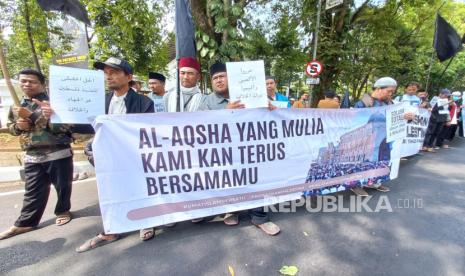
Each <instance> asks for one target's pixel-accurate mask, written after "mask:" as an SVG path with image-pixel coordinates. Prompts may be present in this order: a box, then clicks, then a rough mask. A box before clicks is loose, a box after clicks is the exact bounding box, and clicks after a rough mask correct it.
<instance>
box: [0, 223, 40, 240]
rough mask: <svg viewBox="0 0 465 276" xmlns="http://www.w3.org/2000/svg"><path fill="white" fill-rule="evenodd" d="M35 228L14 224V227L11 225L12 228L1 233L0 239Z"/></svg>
mask: <svg viewBox="0 0 465 276" xmlns="http://www.w3.org/2000/svg"><path fill="white" fill-rule="evenodd" d="M34 229H35V227H18V226H12V227H10V229H8V230H6V231H4V232H2V233H0V240H4V239H8V238H11V237H14V236H16V235H19V234H23V233H26V232H29V231H32V230H34Z"/></svg>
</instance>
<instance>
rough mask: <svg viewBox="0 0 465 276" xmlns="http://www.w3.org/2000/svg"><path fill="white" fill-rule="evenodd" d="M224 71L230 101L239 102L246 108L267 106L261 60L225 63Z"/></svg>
mask: <svg viewBox="0 0 465 276" xmlns="http://www.w3.org/2000/svg"><path fill="white" fill-rule="evenodd" d="M226 70H227V71H228V86H229V98H230V99H231V101H233V102H234V101H238V100H240V101H241V103H243V104H244V105H245V107H246V108H257V107H267V106H268V98H267V94H266V85H265V65H264V63H263V60H258V61H240V62H227V63H226Z"/></svg>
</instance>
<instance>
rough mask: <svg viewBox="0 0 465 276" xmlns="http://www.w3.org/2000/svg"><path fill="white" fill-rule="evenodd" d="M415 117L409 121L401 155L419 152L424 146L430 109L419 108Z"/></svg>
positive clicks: (405, 155)
mask: <svg viewBox="0 0 465 276" xmlns="http://www.w3.org/2000/svg"><path fill="white" fill-rule="evenodd" d="M415 113H416V115H415V119H413V120H412V121H410V122H408V123H407V128H406V137H405V138H404V139H402V146H401V150H400V151H401V153H400V154H401V157H407V156H411V155H414V154H417V153H418V152H419V151H420V149H421V148H422V146H423V141H424V140H425V135H426V130H427V129H428V122H429V117H430V113H429V111H428V109H425V108H418V109H417V111H416V112H415Z"/></svg>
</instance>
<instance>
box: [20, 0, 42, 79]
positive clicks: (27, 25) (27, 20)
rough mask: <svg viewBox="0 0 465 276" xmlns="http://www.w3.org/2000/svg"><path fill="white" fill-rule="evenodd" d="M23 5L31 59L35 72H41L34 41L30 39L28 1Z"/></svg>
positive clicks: (25, 0)
mask: <svg viewBox="0 0 465 276" xmlns="http://www.w3.org/2000/svg"><path fill="white" fill-rule="evenodd" d="M23 3H24V19H25V20H26V31H27V38H28V40H29V45H30V46H31V51H32V59H33V60H34V64H35V66H36V69H37V71H39V72H42V70H41V69H40V64H39V59H38V58H37V52H36V48H35V46H34V39H33V37H32V29H31V19H30V15H29V6H28V0H24V1H23Z"/></svg>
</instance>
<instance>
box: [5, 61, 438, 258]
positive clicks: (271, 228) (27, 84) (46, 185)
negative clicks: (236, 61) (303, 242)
mask: <svg viewBox="0 0 465 276" xmlns="http://www.w3.org/2000/svg"><path fill="white" fill-rule="evenodd" d="M94 68H95V69H98V70H103V72H104V74H105V81H106V85H107V87H108V89H109V93H107V94H106V96H105V112H106V114H130V113H154V112H180V111H181V112H194V111H208V110H219V109H244V108H245V105H244V104H243V103H241V102H240V101H231V100H230V95H229V87H228V77H227V71H226V65H225V64H223V63H215V64H213V65H212V66H211V67H210V76H211V87H212V93H211V94H209V95H205V94H204V93H202V91H201V89H200V88H199V85H198V84H199V80H200V76H201V70H200V64H199V62H198V61H197V60H196V59H195V58H192V57H184V58H181V59H180V60H179V82H180V87H179V88H180V92H181V93H180V95H178V93H177V88H176V87H174V88H173V89H171V90H170V91H165V82H166V77H165V76H164V75H163V74H160V73H157V72H150V73H149V74H148V79H149V80H148V84H149V88H150V90H151V92H150V93H149V94H148V95H147V96H145V95H142V94H139V93H137V92H136V91H135V90H134V89H133V88H131V86H130V84H131V82H132V81H133V69H132V67H131V65H130V64H129V63H128V62H127V61H125V60H124V59H120V58H115V57H111V58H109V59H107V60H106V61H104V62H96V63H94ZM19 82H20V87H21V89H22V90H23V92H24V93H25V97H24V99H23V101H22V103H21V106H20V107H14V108H12V109H11V111H10V116H9V124H8V125H9V129H10V132H11V134H13V135H19V136H20V141H21V146H22V148H23V149H24V150H25V151H26V157H25V175H26V183H25V194H24V203H23V207H22V210H21V215H20V217H19V218H18V220H17V221H16V222H15V224H14V226H12V227H11V228H9V229H8V230H6V231H4V232H2V233H0V239H5V238H9V237H12V236H15V235H18V234H22V233H25V232H29V231H32V230H34V229H35V228H36V227H37V226H38V224H39V222H40V219H41V217H42V214H43V212H44V210H45V206H46V204H47V200H48V196H49V192H50V183H52V184H53V185H54V186H55V188H56V190H57V194H58V201H57V205H56V208H55V214H56V216H57V218H56V225H57V226H62V225H64V224H66V223H68V222H70V221H71V220H72V214H71V212H70V209H71V202H70V198H71V190H72V176H73V162H72V156H73V153H72V150H71V147H70V143H71V142H72V134H73V133H75V132H80V131H82V132H85V131H84V130H85V129H88V127H86V126H77V125H74V126H73V125H56V124H51V123H50V120H49V119H50V116H51V114H52V113H53V110H52V109H51V107H50V105H49V103H48V96H47V93H46V92H45V77H44V76H43V75H42V74H41V73H39V72H37V71H35V70H23V71H21V72H20V74H19ZM412 85H414V86H416V87H417V88H418V87H419V86H418V85H416V84H412ZM412 85H408V86H407V88H406V94H405V95H404V96H403V97H402V98H401V99H396V100H397V101H407V100H408V101H410V102H415V103H417V104H418V106H423V105H424V102H423V100H421V96H420V95H419V96H420V97H417V96H415V97H414V96H412V95H411V94H410V92H411V91H412V89H413V88H411V86H412ZM396 88H397V82H396V81H395V80H394V79H392V78H388V77H386V78H381V79H379V80H378V81H377V82H376V83H375V84H374V88H373V91H372V93H370V94H368V95H365V96H364V97H363V98H362V100H361V101H359V102H357V103H356V104H355V107H356V108H364V107H372V106H383V105H387V104H391V103H392V95H393V93H394V91H395V90H396ZM266 89H267V97H268V99H269V109H270V111H271V110H274V109H276V107H275V106H274V105H273V104H272V103H273V102H274V101H278V102H279V101H281V102H287V106H288V107H290V106H291V104H290V102H289V100H288V98H287V97H286V96H284V95H282V94H280V93H278V92H277V90H276V81H275V79H274V78H273V77H271V76H267V77H266ZM443 92H444V91H441V94H440V96H441V95H443V94H444V93H443ZM415 93H416V91H415ZM304 96H305V95H304ZM307 96H308V95H307ZM334 98H335V95H334V93H327V95H326V99H325V100H324V101H323V102H322V106H321V107H322V108H337V107H338V103H337V101H336V100H335V99H334ZM417 98H418V99H417ZM300 100H301V101H302V102H300V103H298V104H294V105H296V106H294V107H296V108H302V107H307V106H306V105H305V101H306V98H302V99H300ZM426 108H428V106H426ZM432 111H433V113H434V112H435V109H434V107H433V108H432ZM413 116H414V115H413V114H411V113H406V114H405V115H404V118H405V119H406V120H412V119H413ZM435 121H438V119H435ZM438 129H439V127H437V126H435V127H434V131H432V132H434V133H437V132H438V131H439V130H438ZM441 129H442V128H441ZM90 131H92V130H90ZM429 139H431V138H429ZM428 141H430V140H428ZM425 143H426V140H425ZM428 143H429V142H428ZM87 152H89V153H90V154H91V152H92V149H91V147H89V150H88V151H87ZM371 188H375V189H377V190H379V191H383V192H386V191H389V189H388V188H387V187H385V186H383V185H381V184H379V185H376V186H371ZM354 192H356V193H357V194H359V195H366V192H365V191H364V190H363V188H360V189H356V190H354ZM247 214H248V215H249V216H250V217H251V222H252V224H253V225H255V226H257V227H258V228H259V229H261V230H263V232H265V233H266V234H268V235H276V234H278V233H279V232H280V229H279V227H278V226H277V225H276V224H274V223H272V222H270V220H269V215H268V214H267V213H266V212H264V210H263V207H262V208H255V209H251V210H248V211H247ZM199 221H202V219H196V220H193V221H192V222H199ZM223 221H224V223H225V224H226V225H237V224H238V223H239V213H232V214H225V215H224V216H223ZM167 226H168V227H170V226H174V224H172V225H167ZM154 235H155V229H154V228H148V229H142V230H140V239H141V240H143V241H147V240H150V239H152V238H153V237H154ZM120 237H121V235H118V234H104V233H103V232H101V233H99V234H98V235H96V236H95V237H93V238H91V239H89V240H87V241H86V242H85V243H83V244H82V245H81V246H80V247H78V248H77V249H76V251H77V252H85V251H88V250H91V249H94V248H96V247H99V246H102V245H105V244H107V243H111V242H114V241H116V240H118V239H119V238H120Z"/></svg>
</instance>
